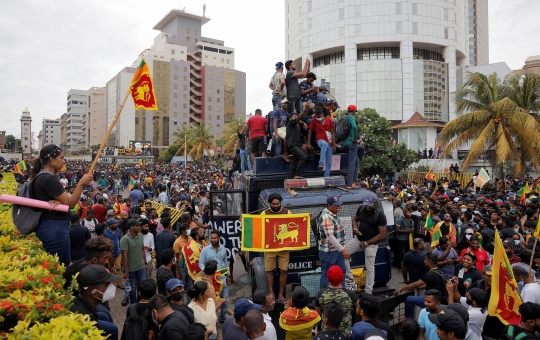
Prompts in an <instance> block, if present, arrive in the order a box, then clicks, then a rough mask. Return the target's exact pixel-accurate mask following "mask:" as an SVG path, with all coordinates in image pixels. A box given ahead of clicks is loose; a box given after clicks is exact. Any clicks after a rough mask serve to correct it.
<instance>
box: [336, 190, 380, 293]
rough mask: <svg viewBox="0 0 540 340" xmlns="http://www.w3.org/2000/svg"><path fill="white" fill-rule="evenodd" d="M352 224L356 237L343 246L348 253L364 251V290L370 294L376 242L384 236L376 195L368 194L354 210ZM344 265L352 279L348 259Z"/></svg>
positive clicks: (373, 281) (373, 280)
mask: <svg viewBox="0 0 540 340" xmlns="http://www.w3.org/2000/svg"><path fill="white" fill-rule="evenodd" d="M352 225H353V233H354V234H355V235H356V238H352V239H351V240H350V241H349V242H347V245H346V246H345V248H346V249H347V252H348V253H350V254H354V253H356V252H359V251H364V252H365V255H366V271H367V275H366V288H365V289H364V292H365V293H368V294H371V293H372V292H373V284H374V283H375V256H376V255H377V249H378V248H379V246H378V243H379V242H381V241H383V240H384V239H385V238H386V216H385V215H384V211H382V209H380V208H377V197H375V196H373V195H370V196H367V197H366V198H364V201H363V202H362V204H361V205H360V207H358V210H356V215H355V216H354V218H353V221H352ZM345 265H346V266H347V277H348V278H349V279H351V278H352V279H353V280H354V278H353V276H352V273H351V265H350V264H349V261H346V262H345Z"/></svg>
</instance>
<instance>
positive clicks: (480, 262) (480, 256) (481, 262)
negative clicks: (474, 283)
mask: <svg viewBox="0 0 540 340" xmlns="http://www.w3.org/2000/svg"><path fill="white" fill-rule="evenodd" d="M466 253H473V254H474V256H476V268H477V269H478V270H479V271H480V273H482V271H483V270H484V266H485V265H486V264H489V256H488V253H487V252H486V251H485V250H484V249H481V248H478V249H476V250H473V249H472V248H465V249H463V250H462V251H461V255H460V260H459V261H460V262H463V255H465V254H466Z"/></svg>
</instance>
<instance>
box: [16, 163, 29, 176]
mask: <svg viewBox="0 0 540 340" xmlns="http://www.w3.org/2000/svg"><path fill="white" fill-rule="evenodd" d="M15 169H16V172H18V173H20V174H22V172H23V171H26V170H28V169H27V168H26V162H25V161H24V160H22V161H20V162H19V163H17V164H16V165H15Z"/></svg>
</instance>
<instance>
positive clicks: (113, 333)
mask: <svg viewBox="0 0 540 340" xmlns="http://www.w3.org/2000/svg"><path fill="white" fill-rule="evenodd" d="M97 328H98V329H99V330H101V331H103V333H105V335H110V337H109V338H108V339H110V340H118V327H117V326H116V325H115V324H114V323H111V322H107V321H103V320H98V322H97Z"/></svg>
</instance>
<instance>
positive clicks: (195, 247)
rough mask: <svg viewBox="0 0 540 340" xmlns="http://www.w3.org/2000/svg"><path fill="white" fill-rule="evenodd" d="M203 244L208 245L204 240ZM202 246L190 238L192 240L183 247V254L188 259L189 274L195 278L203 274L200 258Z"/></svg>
mask: <svg viewBox="0 0 540 340" xmlns="http://www.w3.org/2000/svg"><path fill="white" fill-rule="evenodd" d="M203 245H204V246H206V243H205V242H204V241H203ZM201 250H202V249H201V247H199V244H198V243H197V242H196V241H195V240H193V239H190V242H188V243H186V244H185V245H184V247H183V248H182V255H183V256H184V260H185V261H186V267H187V272H188V274H189V276H190V277H191V278H192V279H193V280H195V279H196V278H198V277H199V276H201V272H202V271H201V268H200V267H199V259H200V258H201Z"/></svg>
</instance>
